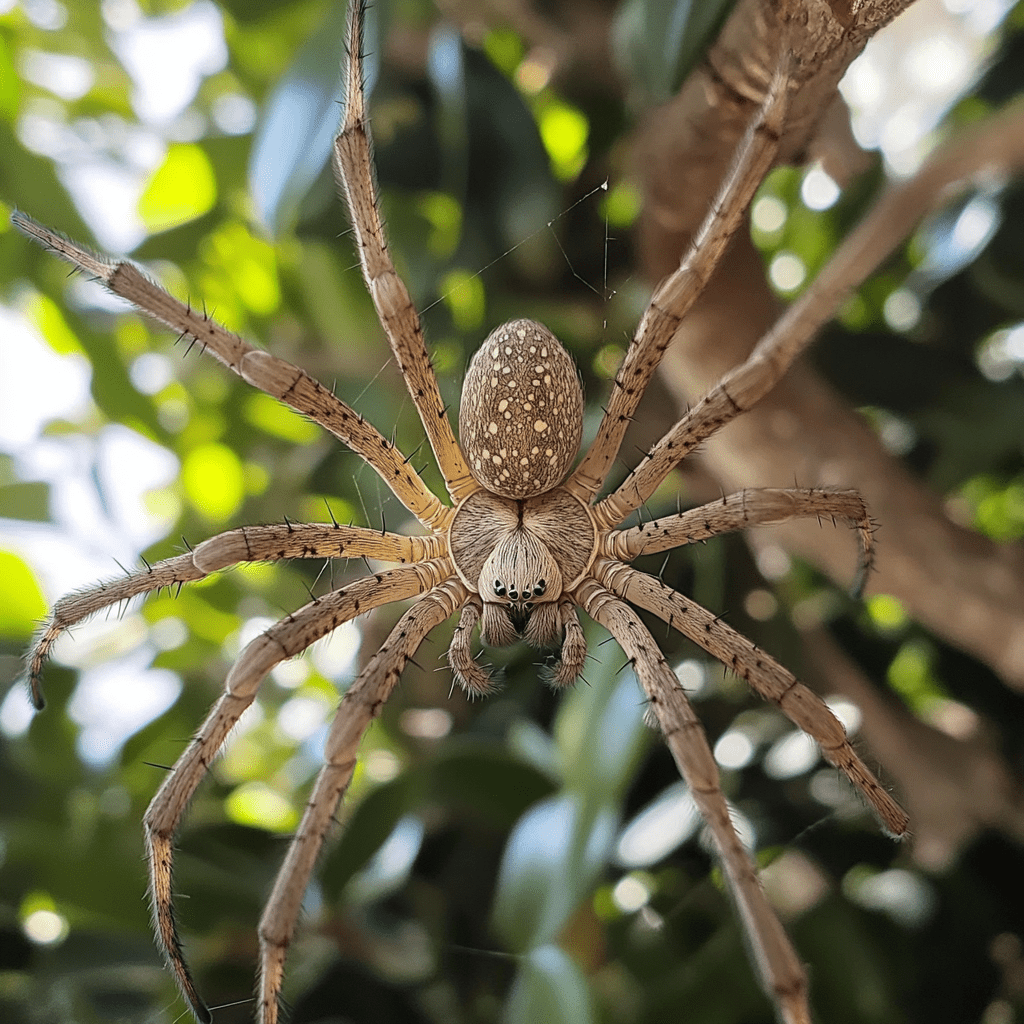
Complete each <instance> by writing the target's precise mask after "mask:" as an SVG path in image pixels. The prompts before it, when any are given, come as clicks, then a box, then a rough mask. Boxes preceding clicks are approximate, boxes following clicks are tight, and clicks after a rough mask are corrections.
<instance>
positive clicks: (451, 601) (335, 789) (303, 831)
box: [252, 579, 469, 1024]
mask: <svg viewBox="0 0 1024 1024" xmlns="http://www.w3.org/2000/svg"><path fill="white" fill-rule="evenodd" d="M468 596H469V594H468V592H467V591H466V589H465V587H463V586H462V584H461V583H460V582H459V581H458V580H457V579H451V580H448V581H447V582H446V583H443V584H441V585H440V586H437V587H435V588H434V589H433V590H430V591H429V592H428V593H427V594H425V595H424V597H423V598H422V599H421V600H420V601H419V602H418V603H417V604H415V605H413V607H412V608H410V609H409V610H408V611H407V612H406V613H405V614H404V615H403V616H402V617H401V619H399V620H398V624H397V625H396V626H395V628H394V629H393V630H392V631H391V635H390V636H389V637H388V638H387V640H386V641H385V642H384V645H383V646H382V647H381V648H380V650H379V651H378V652H377V653H376V654H375V655H374V656H373V657H372V658H371V659H370V661H369V662H367V664H366V667H365V668H364V669H363V670H362V672H360V673H359V676H358V678H357V679H356V681H355V682H354V683H353V684H352V685H351V686H350V687H349V688H348V690H346V692H345V696H344V697H343V698H342V700H341V704H340V706H339V707H338V710H337V712H336V714H335V716H334V721H333V722H332V723H331V730H330V733H329V735H328V738H327V745H326V752H325V762H326V763H325V764H324V766H323V768H322V769H321V770H320V774H319V775H318V776H317V780H316V784H315V786H314V788H313V792H312V794H311V796H310V798H309V802H308V803H307V804H306V810H305V813H304V814H303V816H302V821H301V822H300V824H299V828H298V831H297V832H296V833H295V836H294V838H293V839H292V842H291V845H290V846H289V847H288V853H287V854H286V855H285V859H284V863H283V864H282V865H281V868H280V870H279V871H278V874H277V880H276V881H275V883H274V889H273V892H272V893H271V894H270V899H269V901H268V902H267V906H266V909H265V910H264V911H263V917H262V918H261V920H260V928H259V934H260V961H261V969H260V985H259V1021H260V1024H276V1021H277V1013H278V1000H279V997H280V993H281V985H282V981H283V977H284V962H285V956H286V954H287V951H288V946H289V945H290V944H291V940H292V936H293V934H294V932H295V924H296V921H297V920H298V916H299V911H300V909H301V907H302V897H303V894H304V893H305V891H306V885H307V884H308V882H309V876H310V874H311V873H312V871H313V866H314V864H315V863H316V859H317V856H318V855H319V853H320V849H321V847H322V846H323V842H324V838H325V837H326V835H327V833H328V832H329V831H330V828H331V826H332V824H333V822H334V813H335V811H336V810H337V807H338V801H339V800H340V799H341V798H342V796H343V795H344V793H345V791H346V789H348V785H349V782H350V781H351V779H352V772H353V770H354V769H355V766H356V754H357V752H358V749H359V744H360V741H361V740H362V738H363V734H364V733H365V732H366V730H367V728H368V727H369V725H370V723H371V722H372V721H373V720H374V719H375V718H376V717H377V716H378V715H379V714H380V712H381V708H382V707H383V706H384V704H385V702H386V701H387V699H388V697H390V695H391V691H392V690H393V689H394V688H395V684H396V683H397V682H398V679H399V677H400V676H401V674H402V669H404V668H405V665H406V662H408V661H409V659H410V658H411V657H412V656H413V654H415V652H416V648H417V647H419V645H420V643H421V642H422V641H423V640H424V639H425V637H426V636H427V634H428V633H429V632H430V631H431V630H432V629H433V628H434V627H435V626H437V625H439V624H440V623H441V622H443V621H444V620H445V619H447V618H448V616H449V615H451V614H452V613H453V612H454V611H455V610H456V609H457V608H458V607H459V605H460V604H461V603H462V602H463V601H465V600H466V599H467V597H468ZM272 656H273V659H274V662H275V663H276V662H277V661H280V660H281V656H280V652H273V654H272ZM270 667H271V665H270V662H269V659H268V661H267V662H265V663H262V664H260V665H258V666H256V665H253V666H252V673H253V676H254V677H255V674H256V672H259V674H260V676H262V675H263V674H264V673H265V672H266V671H268V670H269V668H270Z"/></svg>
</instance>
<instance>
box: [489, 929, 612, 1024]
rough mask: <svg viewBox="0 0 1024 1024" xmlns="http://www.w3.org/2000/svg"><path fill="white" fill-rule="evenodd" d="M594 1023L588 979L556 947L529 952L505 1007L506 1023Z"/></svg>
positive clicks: (540, 948)
mask: <svg viewBox="0 0 1024 1024" xmlns="http://www.w3.org/2000/svg"><path fill="white" fill-rule="evenodd" d="M593 1020H595V1016H594V1005H593V999H592V997H591V994H590V988H589V986H588V985H587V979H586V978H585V977H584V976H583V972H582V971H581V970H580V969H579V967H577V966H576V964H575V963H574V962H573V960H572V959H571V957H569V956H568V955H567V954H566V953H565V952H563V951H562V950H561V949H559V948H558V947H557V946H551V945H547V946H540V947H539V948H537V949H533V950H530V952H529V953H527V954H526V956H525V957H523V958H522V960H521V961H520V968H519V973H518V974H517V975H516V979H515V981H514V982H513V983H512V991H511V993H510V994H509V998H508V1002H507V1003H506V1004H505V1014H504V1021H505V1024H535V1022H536V1021H544V1024H562V1022H564V1024H589V1022H590V1021H593Z"/></svg>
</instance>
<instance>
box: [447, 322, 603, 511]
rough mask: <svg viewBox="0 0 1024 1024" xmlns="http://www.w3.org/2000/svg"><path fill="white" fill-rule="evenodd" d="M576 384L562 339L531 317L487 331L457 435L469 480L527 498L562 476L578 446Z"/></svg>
mask: <svg viewBox="0 0 1024 1024" xmlns="http://www.w3.org/2000/svg"><path fill="white" fill-rule="evenodd" d="M582 433H583V389H582V387H581V386H580V380H579V374H578V373H577V371H576V365H575V363H573V361H572V358H571V357H570V356H569V353H568V352H566V351H565V349H564V348H563V347H562V343H561V342H560V341H559V340H558V339H557V338H556V337H555V336H554V335H553V334H552V333H551V332H550V331H549V330H548V329H547V328H546V327H544V326H543V325H542V324H539V323H537V322H536V321H534V320H510V321H509V322H508V323H506V324H502V326H501V327H498V328H496V329H495V330H493V331H492V332H491V333H490V334H489V335H488V337H487V340H486V341H485V342H484V343H483V345H481V346H480V348H479V350H478V351H477V353H476V355H474V356H473V359H472V360H471V361H470V364H469V368H468V370H467V371H466V378H465V381H464V382H463V387H462V405H461V408H460V411H459V439H460V441H461V442H462V447H463V450H464V451H465V453H466V457H467V460H468V462H469V468H470V472H471V473H472V474H473V477H474V479H475V480H476V481H477V482H478V483H479V484H481V485H482V486H484V487H486V488H487V490H489V491H491V492H493V493H494V494H501V495H504V496H505V497H507V498H529V497H532V496H533V495H535V494H542V493H543V492H544V491H547V490H550V489H551V488H552V487H554V486H556V485H557V484H559V483H561V481H562V480H563V479H564V478H565V476H566V474H567V473H568V471H569V468H570V466H571V465H572V462H573V460H574V459H575V458H576V453H577V452H578V451H579V448H580V440H581V437H582Z"/></svg>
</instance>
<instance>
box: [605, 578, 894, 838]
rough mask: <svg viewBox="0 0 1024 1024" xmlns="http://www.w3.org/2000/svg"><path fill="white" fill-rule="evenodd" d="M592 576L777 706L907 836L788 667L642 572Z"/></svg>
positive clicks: (828, 716) (888, 800)
mask: <svg viewBox="0 0 1024 1024" xmlns="http://www.w3.org/2000/svg"><path fill="white" fill-rule="evenodd" d="M593 574H594V576H595V578H597V579H598V580H599V581H600V582H601V583H602V584H603V585H604V586H606V587H607V588H608V589H609V590H610V591H612V593H614V594H615V595H616V596H618V597H620V598H622V599H623V600H625V601H630V602H631V603H633V604H636V605H639V606H640V607H641V608H646V609H647V610H648V611H650V612H653V613H654V614H655V615H657V616H658V617H659V618H660V619H663V620H664V621H665V622H667V623H668V624H669V625H670V626H673V627H674V628H675V629H677V630H679V632H680V633H682V634H683V635H684V636H686V637H688V638H689V639H690V640H692V641H693V642H694V643H695V644H697V646H698V647H702V648H703V649H704V650H705V651H707V652H708V654H710V655H711V656H712V657H714V658H717V659H718V660H719V661H720V662H721V663H722V664H723V665H725V666H726V668H729V669H731V670H732V671H733V672H735V673H736V674H737V675H738V676H740V677H741V678H742V679H744V680H745V681H746V682H747V683H748V684H749V685H750V686H751V687H753V689H755V690H756V691H757V692H758V693H759V694H760V695H761V696H762V697H764V698H765V699H766V700H770V701H771V702H772V703H773V704H776V705H778V707H779V708H780V710H781V711H782V712H783V713H784V714H785V715H786V716H787V717H788V718H789V719H790V720H791V721H792V722H793V723H794V724H795V725H797V726H799V727H800V728H801V729H803V731H804V732H806V733H807V734H808V735H810V736H811V737H812V738H813V739H814V740H815V741H816V742H817V744H818V746H819V747H820V748H821V752H822V754H823V755H824V756H825V758H826V760H828V761H829V763H830V764H832V765H834V766H835V767H836V768H838V769H839V770H840V771H842V772H843V773H844V774H845V775H846V777H847V778H848V779H849V780H850V781H851V782H852V783H853V784H854V785H855V786H856V787H857V789H858V790H860V792H861V793H862V794H863V796H864V798H865V799H866V800H867V802H868V803H869V804H870V805H871V807H872V808H873V809H874V811H875V813H876V814H877V815H878V817H879V819H880V820H881V822H882V824H883V825H884V827H885V828H886V830H887V831H888V832H890V833H891V834H892V835H894V836H903V835H906V833H907V829H908V826H909V822H908V820H907V815H906V812H905V811H904V810H903V808H902V807H900V805H899V804H898V803H896V801H895V800H893V798H892V797H891V796H890V795H889V794H888V793H887V792H886V790H885V789H884V788H883V787H882V784H881V783H880V782H879V781H878V779H876V778H875V776H874V774H873V773H872V771H871V769H870V768H868V766H867V765H866V764H864V762H863V761H862V760H861V759H860V757H858V755H857V752H856V751H855V750H854V749H853V747H852V746H851V745H850V741H849V740H848V739H847V738H846V730H845V729H844V728H843V725H842V723H841V722H840V721H839V719H837V718H836V716H835V715H833V714H832V712H831V711H830V710H829V709H828V705H826V704H825V702H824V701H823V700H822V699H821V698H820V697H819V696H818V695H817V694H816V693H814V692H813V691H812V690H809V689H808V688H807V687H806V686H804V684H803V683H801V682H799V681H798V680H797V679H796V677H795V676H794V675H793V674H792V673H791V672H790V671H789V670H788V669H786V668H784V667H783V666H782V665H780V664H779V663H778V662H777V661H776V660H775V659H774V658H772V657H771V656H770V655H768V654H765V652H764V651H762V650H759V649H758V648H757V647H756V646H755V645H754V644H753V643H751V641H750V640H748V639H747V638H746V637H745V636H743V635H742V634H741V633H737V632H736V630H735V629H733V628H732V627H731V626H729V625H727V624H726V623H724V622H722V620H721V619H719V618H718V617H717V616H715V615H712V614H711V612H709V611H708V610H707V609H706V608H703V607H701V606H700V605H699V604H697V602H696V601H691V600H690V598H688V597H686V596H685V595H683V594H680V593H679V592H678V591H675V590H672V589H671V588H670V587H666V586H665V585H664V584H663V583H662V582H661V581H660V580H656V579H654V578H653V577H652V576H648V575H647V574H646V573H643V572H639V571H638V570H636V569H633V568H631V567H630V566H628V565H623V564H622V563H621V562H615V561H612V560H611V559H600V560H599V561H598V562H597V563H595V566H594V569H593Z"/></svg>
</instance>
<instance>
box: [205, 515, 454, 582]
mask: <svg viewBox="0 0 1024 1024" xmlns="http://www.w3.org/2000/svg"><path fill="white" fill-rule="evenodd" d="M443 554H444V540H443V538H441V537H437V536H426V537H406V536H405V535H403V534H400V533H386V532H383V531H380V530H368V529H366V528H365V527H362V526H342V525H341V524H340V523H291V522H286V523H274V524H272V525H270V526H243V527H240V528H239V529H237V530H228V531H227V532H226V533H221V534H218V535H217V536H216V537H211V538H210V539H209V540H204V541H203V542H202V544H198V545H196V549H195V551H193V552H192V561H193V562H194V563H195V564H196V565H197V566H198V567H199V568H201V569H202V570H203V572H206V573H210V572H216V571H217V570H218V569H225V568H227V567H228V566H229V565H234V564H235V563H236V562H277V561H281V560H283V559H288V558H376V559H379V560H380V561H382V562H400V563H403V564H404V563H406V562H423V561H426V560H427V559H430V558H440V557H441V556H442V555H443Z"/></svg>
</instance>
